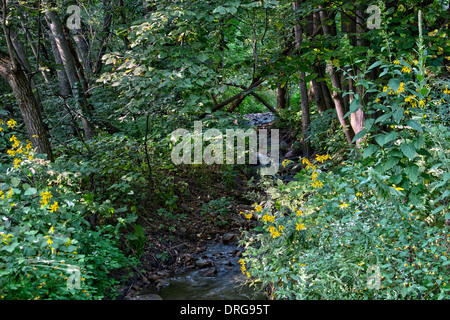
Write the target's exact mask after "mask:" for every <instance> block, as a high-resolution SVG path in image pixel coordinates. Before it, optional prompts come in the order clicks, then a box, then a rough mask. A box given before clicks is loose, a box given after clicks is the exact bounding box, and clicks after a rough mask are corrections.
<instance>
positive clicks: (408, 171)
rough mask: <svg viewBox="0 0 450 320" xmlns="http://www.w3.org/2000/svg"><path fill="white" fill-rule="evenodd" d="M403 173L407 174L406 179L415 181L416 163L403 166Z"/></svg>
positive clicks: (417, 168) (417, 172) (417, 174)
mask: <svg viewBox="0 0 450 320" xmlns="http://www.w3.org/2000/svg"><path fill="white" fill-rule="evenodd" d="M405 173H406V175H407V176H408V179H409V180H410V181H411V182H412V183H416V181H417V178H418V176H419V167H418V166H416V165H411V166H408V167H406V168H405Z"/></svg>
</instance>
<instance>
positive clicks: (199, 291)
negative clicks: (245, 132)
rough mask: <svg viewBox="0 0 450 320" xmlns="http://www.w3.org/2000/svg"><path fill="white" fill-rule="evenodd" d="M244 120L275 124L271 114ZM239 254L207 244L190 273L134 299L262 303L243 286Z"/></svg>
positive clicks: (226, 246)
mask: <svg viewBox="0 0 450 320" xmlns="http://www.w3.org/2000/svg"><path fill="white" fill-rule="evenodd" d="M246 118H247V119H248V121H249V124H250V125H253V126H257V127H258V126H261V125H264V124H268V123H271V122H273V121H274V120H275V116H274V115H273V114H272V113H261V114H250V115H246ZM269 139H270V138H269ZM242 251H243V249H242V248H239V247H237V246H236V245H229V244H223V243H221V242H211V243H209V244H208V246H207V248H206V250H205V251H204V252H202V253H200V254H199V255H198V256H197V257H195V259H197V261H196V267H195V268H194V269H189V270H186V271H184V272H182V273H180V274H177V275H175V276H172V277H169V278H165V279H164V285H163V286H162V288H160V289H159V290H158V291H154V290H155V289H152V290H146V289H144V290H143V291H142V292H140V293H139V295H138V297H137V298H138V299H154V297H155V296H156V295H157V297H158V298H162V299H163V300H265V299H266V297H265V295H264V294H263V293H262V292H261V291H258V290H257V289H256V288H255V287H249V286H248V285H246V280H247V279H248V278H247V277H246V276H245V275H244V274H243V273H242V272H241V269H240V268H241V265H240V264H239V259H240V254H239V252H242Z"/></svg>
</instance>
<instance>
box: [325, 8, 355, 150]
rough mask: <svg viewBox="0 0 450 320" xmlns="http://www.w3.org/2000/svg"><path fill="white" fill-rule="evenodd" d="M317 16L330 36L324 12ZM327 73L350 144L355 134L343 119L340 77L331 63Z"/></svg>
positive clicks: (338, 113)
mask: <svg viewBox="0 0 450 320" xmlns="http://www.w3.org/2000/svg"><path fill="white" fill-rule="evenodd" d="M319 8H321V7H320V6H319ZM319 16H320V19H321V22H322V28H323V31H324V34H325V35H328V36H332V35H333V30H332V29H331V28H330V27H329V26H328V25H327V23H326V20H327V17H326V15H325V12H324V11H323V10H320V11H319ZM327 71H328V73H329V75H330V79H331V85H332V86H333V87H334V90H333V93H332V95H331V97H332V98H333V101H334V106H335V108H336V113H337V115H338V119H339V122H340V124H341V126H342V129H343V131H344V135H345V138H346V140H347V142H348V144H351V143H352V140H353V137H354V136H355V133H354V132H353V129H352V128H351V125H350V123H349V121H348V120H347V118H344V115H345V113H346V112H345V104H344V99H343V98H342V94H341V93H340V92H339V91H340V90H342V87H341V81H340V77H339V75H338V73H337V72H336V71H335V70H334V67H333V65H332V64H331V62H329V63H327Z"/></svg>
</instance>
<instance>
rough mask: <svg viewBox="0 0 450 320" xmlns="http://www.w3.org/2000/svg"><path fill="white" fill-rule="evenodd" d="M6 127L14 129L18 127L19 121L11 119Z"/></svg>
mask: <svg viewBox="0 0 450 320" xmlns="http://www.w3.org/2000/svg"><path fill="white" fill-rule="evenodd" d="M6 125H7V126H8V127H10V128H11V129H14V127H15V126H16V125H17V121H16V120H14V119H10V120H8V121H7V122H6Z"/></svg>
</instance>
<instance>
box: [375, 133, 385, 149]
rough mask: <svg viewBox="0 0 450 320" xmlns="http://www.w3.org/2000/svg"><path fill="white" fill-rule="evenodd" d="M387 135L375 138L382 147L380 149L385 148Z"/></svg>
mask: <svg viewBox="0 0 450 320" xmlns="http://www.w3.org/2000/svg"><path fill="white" fill-rule="evenodd" d="M385 137H386V135H384V134H379V135H377V136H376V137H375V141H376V142H377V143H378V144H379V145H380V147H382V146H384V143H385V142H384V141H385Z"/></svg>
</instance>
